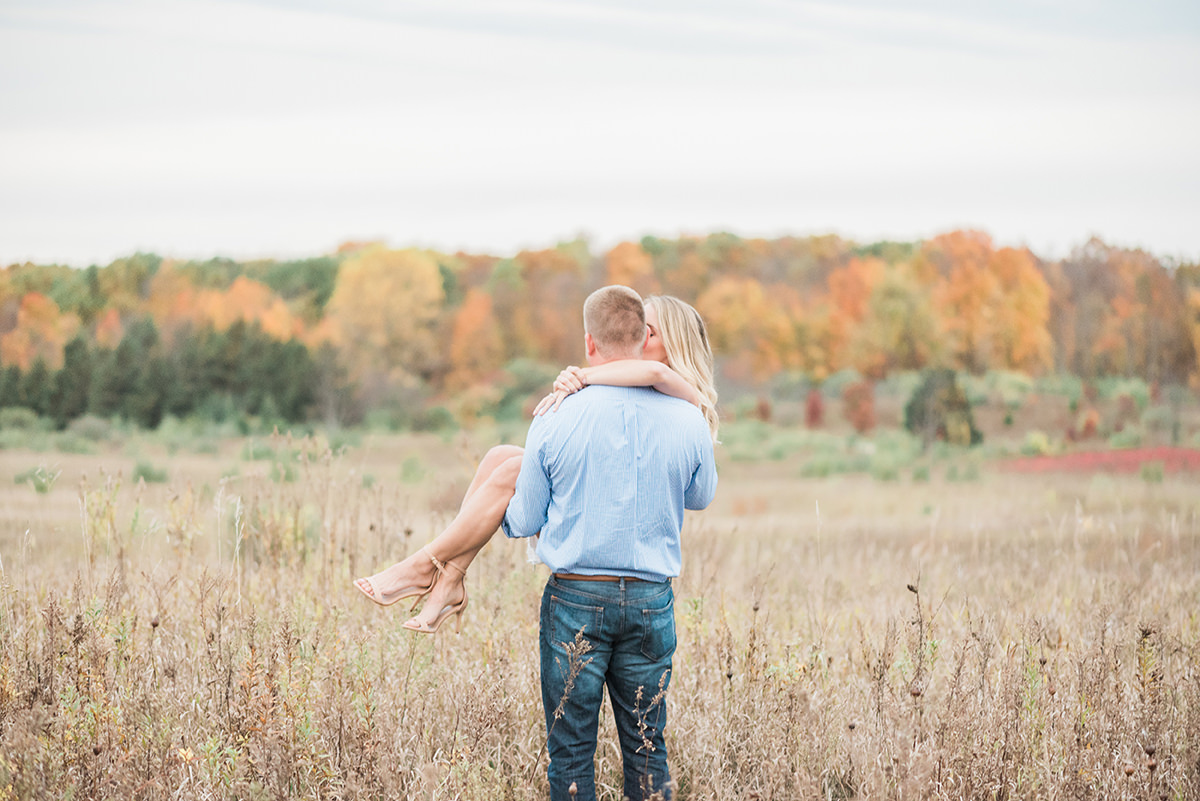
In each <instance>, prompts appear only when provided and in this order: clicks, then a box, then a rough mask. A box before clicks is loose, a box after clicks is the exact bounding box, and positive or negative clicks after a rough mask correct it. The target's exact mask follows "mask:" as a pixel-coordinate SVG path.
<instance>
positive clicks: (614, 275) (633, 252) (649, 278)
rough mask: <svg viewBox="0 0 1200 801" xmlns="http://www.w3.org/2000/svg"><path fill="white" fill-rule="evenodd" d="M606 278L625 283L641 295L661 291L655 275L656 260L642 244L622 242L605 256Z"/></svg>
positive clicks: (607, 281) (608, 281) (610, 280)
mask: <svg viewBox="0 0 1200 801" xmlns="http://www.w3.org/2000/svg"><path fill="white" fill-rule="evenodd" d="M604 278H605V283H607V284H623V285H625V286H628V287H632V288H633V289H634V290H635V291H637V292H638V293H640V294H641V295H643V296H645V295H653V294H656V293H658V292H659V291H661V286H660V285H659V282H658V278H656V277H655V275H654V260H653V259H652V258H650V254H649V253H647V252H646V251H645V250H643V249H642V246H641V245H638V244H635V243H633V242H622V243H621V244H619V245H617V246H616V247H614V248H613V249H612V250H610V251H609V252H608V255H606V256H605V257H604Z"/></svg>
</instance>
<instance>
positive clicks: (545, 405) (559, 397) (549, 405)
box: [533, 390, 571, 417]
mask: <svg viewBox="0 0 1200 801" xmlns="http://www.w3.org/2000/svg"><path fill="white" fill-rule="evenodd" d="M570 394H571V393H569V392H559V391H557V390H556V391H554V392H551V393H550V394H549V395H547V396H546V397H544V398H542V399H541V400H540V401H538V405H537V406H535V407H533V416H534V417H541V416H542V415H543V414H545V413H546V412H553V411H557V410H558V405H559V404H560V403H562V402H563V398H565V397H567V395H570Z"/></svg>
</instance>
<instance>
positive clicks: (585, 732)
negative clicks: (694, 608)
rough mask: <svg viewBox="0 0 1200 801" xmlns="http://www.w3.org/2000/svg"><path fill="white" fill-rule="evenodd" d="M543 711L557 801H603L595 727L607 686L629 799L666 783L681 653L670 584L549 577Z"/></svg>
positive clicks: (664, 787)
mask: <svg viewBox="0 0 1200 801" xmlns="http://www.w3.org/2000/svg"><path fill="white" fill-rule="evenodd" d="M541 651H542V705H543V706H544V708H545V710H546V730H547V732H548V734H547V739H548V742H549V752H550V769H549V772H548V775H549V779H550V799H551V801H568V799H569V798H570V796H569V795H568V788H570V786H571V783H572V782H574V783H575V787H576V795H575V799H576V801H592V800H593V799H595V797H596V777H595V765H594V759H595V755H596V728H597V725H598V723H599V720H600V706H601V702H602V701H603V698H604V687H605V686H607V687H608V696H609V698H610V699H611V700H612V707H613V717H614V718H615V719H616V723H617V734H618V737H619V739H620V742H621V757H622V761H623V764H624V769H625V791H624V792H625V796H626V797H627V798H630V799H634V801H637V800H638V799H643V798H646V797H648V796H650V795H651V794H653V793H655V792H660V791H661V792H664V793H666V794H667V796H666V797H667V798H670V795H669V793H670V789H669V788H668V787H667V782H669V781H670V780H671V774H670V773H669V772H668V770H667V748H666V744H665V743H664V742H663V729H665V728H666V725H667V707H666V693H667V687H668V685H669V684H670V681H671V657H672V656H673V655H674V653H675V596H674V593H673V592H672V591H671V584H670V582H662V583H659V582H653V581H625V580H622V581H567V580H563V579H557V578H554V577H553V576H551V578H550V581H549V582H548V583H547V584H546V591H545V592H544V593H542V613H541Z"/></svg>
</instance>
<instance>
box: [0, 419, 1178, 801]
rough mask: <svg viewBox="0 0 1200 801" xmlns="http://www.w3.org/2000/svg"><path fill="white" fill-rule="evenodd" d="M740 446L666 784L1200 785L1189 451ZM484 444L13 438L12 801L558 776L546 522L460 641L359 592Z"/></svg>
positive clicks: (414, 537)
mask: <svg viewBox="0 0 1200 801" xmlns="http://www.w3.org/2000/svg"><path fill="white" fill-rule="evenodd" d="M735 434H736V431H735V430H734V429H732V428H731V429H730V433H729V435H727V445H726V446H723V448H722V449H721V454H720V462H721V465H720V469H721V485H720V487H719V489H718V496H717V500H716V502H715V503H714V504H713V506H712V508H710V509H709V510H708V511H706V512H703V513H698V514H693V515H691V516H690V518H689V520H688V522H687V525H686V530H685V541H684V560H685V561H684V573H683V575H682V576H681V578H680V579H679V580H678V582H677V583H676V592H677V597H676V618H677V622H678V630H679V650H678V652H677V655H676V661H675V667H676V675H675V676H674V678H673V683H672V685H671V690H670V695H669V709H670V715H671V718H670V726H669V730H668V743H669V747H670V749H671V750H670V758H671V767H672V771H673V774H674V777H675V780H676V782H677V785H678V792H677V797H678V798H691V799H822V798H824V799H847V798H866V799H871V798H881V799H882V798H894V799H917V798H920V799H997V800H999V799H1075V798H1079V799H1083V798H1094V799H1195V798H1200V789H1198V788H1200V491H1198V490H1197V483H1198V482H1197V479H1196V476H1195V475H1194V474H1193V475H1186V474H1184V475H1171V474H1168V475H1165V476H1162V475H1150V476H1147V475H1145V474H1143V475H1137V474H1134V475H1095V476H1091V475H1078V474H1072V475H1061V476H1060V475H1054V474H1038V475H1032V476H1025V475H1019V474H1010V473H1002V472H999V471H997V470H995V469H993V468H992V467H991V466H990V463H989V462H988V461H981V460H979V459H978V458H976V457H974V456H971V455H969V454H961V453H957V454H956V453H952V452H947V453H942V454H941V455H939V456H936V457H929V458H928V459H927V460H926V461H925V462H924V466H923V467H921V468H920V469H917V470H911V469H909V468H907V467H905V468H904V469H900V470H876V471H873V472H871V471H868V472H862V473H853V474H844V473H837V472H835V473H833V474H829V475H825V477H819V476H814V475H813V473H814V471H813V470H812V469H806V467H805V465H806V464H809V463H810V462H808V461H806V460H807V459H809V457H808V456H806V453H805V451H804V448H803V447H799V448H797V449H796V450H794V451H793V450H788V449H785V448H784V449H781V448H771V447H767V446H769V445H770V443H772V442H774V441H775V440H774V438H773V435H771V434H770V433H769V432H768V434H767V435H766V438H765V439H764V440H763V446H764V447H763V448H762V449H761V450H762V452H763V453H764V454H768V452H769V455H764V456H763V458H761V459H756V458H754V451H755V449H754V448H752V447H742V449H741V450H740V451H738V450H737V448H736V445H737V442H736V440H737V437H736V436H735ZM496 436H497V435H496V434H495V432H481V433H477V434H475V435H471V436H467V435H455V436H454V437H449V438H445V439H443V438H439V437H437V436H433V435H425V436H408V437H401V436H386V437H372V436H368V435H364V437H363V439H362V440H361V442H359V443H357V444H354V445H352V446H351V447H349V448H347V449H346V450H344V451H342V452H340V453H338V454H337V455H335V454H333V453H332V452H331V451H330V450H329V448H328V446H327V444H326V443H325V442H324V441H323V440H321V439H312V440H303V441H300V440H297V441H291V440H288V439H286V438H280V439H275V440H270V441H268V440H262V439H259V440H245V439H241V440H233V439H231V440H225V441H222V442H220V443H216V444H213V443H206V444H205V446H204V447H203V448H194V449H188V448H174V447H173V448H171V449H170V450H168V449H167V447H166V446H165V445H163V444H162V443H161V442H160V441H158V440H155V439H153V438H149V437H148V438H146V439H145V441H138V440H136V439H130V440H127V441H124V442H120V443H115V442H114V443H107V444H105V445H103V446H101V447H99V448H97V449H96V451H95V452H94V453H91V454H83V455H80V454H65V453H50V452H34V451H29V450H23V449H7V450H3V451H0V561H2V564H0V801H8V800H9V799H47V798H77V799H107V798H119V799H123V800H125V801H132V799H177V798H178V799H193V798H195V799H259V798H262V799H276V798H319V799H350V798H417V799H484V800H487V799H535V798H543V797H545V794H546V790H545V777H544V771H545V754H544V751H543V744H544V732H543V723H542V710H541V701H540V695H539V689H538V669H537V606H538V600H539V596H540V591H541V586H542V584H543V583H544V580H545V568H542V567H533V566H530V565H528V564H526V562H525V546H524V543H518V542H509V541H505V540H503V538H499V539H497V540H496V541H494V542H493V543H492V544H491V545H490V546H489V547H488V548H486V549H485V550H484V552H483V553H482V554H481V556H480V558H479V559H478V560H477V561H476V563H475V564H474V565H473V567H472V570H471V572H470V574H469V576H468V588H469V592H470V597H471V600H470V606H469V608H468V610H467V614H466V622H465V626H464V630H463V632H462V634H461V635H456V634H454V632H453V630H450V631H449V632H447V631H446V630H443V632H442V633H441V634H439V635H437V636H436V637H428V636H421V635H415V634H412V633H410V632H407V631H405V630H403V629H402V628H401V627H400V624H401V622H403V620H404V619H405V618H406V616H407V615H406V613H405V609H403V608H401V605H397V606H395V607H391V608H390V609H381V608H377V607H375V606H373V605H371V604H369V603H367V602H366V601H365V600H364V599H363V598H362V597H361V596H360V595H359V594H358V593H357V592H356V591H355V590H354V588H353V587H352V586H351V579H352V578H353V577H355V576H357V575H361V574H363V573H368V572H373V571H374V570H375V569H376V568H378V567H380V566H382V565H384V564H386V563H387V562H388V561H390V560H392V559H394V558H397V557H400V556H403V555H404V554H406V553H408V552H410V551H412V550H414V549H415V548H417V547H419V546H420V545H421V544H422V543H424V542H425V541H426V540H427V539H428V538H430V537H431V536H432V535H433V534H434V533H435V532H436V531H437V530H438V529H439V527H440V526H441V525H443V524H444V523H445V522H446V521H447V520H448V519H449V518H450V516H452V515H453V513H454V511H455V509H456V506H457V499H458V498H459V496H460V494H461V492H462V491H463V489H464V488H465V486H466V483H467V481H468V479H469V477H470V474H471V470H472V468H473V464H474V460H475V459H477V458H478V457H479V456H480V455H482V452H483V450H484V449H485V448H486V446H487V445H488V444H490V443H491V442H494V441H495V437H496ZM780 436H783V435H782V434H781V435H780ZM172 450H173V451H174V452H173V453H172V452H170V451H172ZM36 467H44V468H46V470H47V473H46V474H44V475H43V477H42V479H41V480H42V484H41V489H43V490H45V491H44V492H39V491H37V490H36V489H35V484H36V483H37V480H38V479H37V477H36V476H33V475H28V474H29V471H30V470H32V469H33V468H36ZM817 472H818V473H820V472H822V471H817ZM135 473H137V474H138V475H139V476H140V477H141V478H140V479H139V480H135V479H134V478H133V476H134V474H135ZM22 474H26V478H27V479H28V480H26V481H24V482H23V483H15V482H14V481H13V477H16V476H19V475H22ZM56 474H57V475H56ZM55 476H56V477H55ZM51 477H54V478H53V480H52V481H51V480H50V478H51ZM146 479H149V481H147V480H146ZM601 727H602V734H601V747H600V750H599V753H598V755H597V762H598V779H599V782H600V784H601V787H602V793H603V797H605V798H609V799H617V798H618V797H619V793H620V790H619V788H620V756H619V752H618V750H617V748H616V742H615V734H614V732H613V728H612V722H611V716H610V713H608V712H607V711H606V713H605V715H604V716H603V717H602V719H601Z"/></svg>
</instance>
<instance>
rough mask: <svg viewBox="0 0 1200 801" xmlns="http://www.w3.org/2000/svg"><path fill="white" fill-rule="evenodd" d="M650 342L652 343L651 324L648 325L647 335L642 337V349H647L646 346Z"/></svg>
mask: <svg viewBox="0 0 1200 801" xmlns="http://www.w3.org/2000/svg"><path fill="white" fill-rule="evenodd" d="M649 344H650V326H646V336H644V337H642V350H645V349H646V346H647V345H649Z"/></svg>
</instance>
